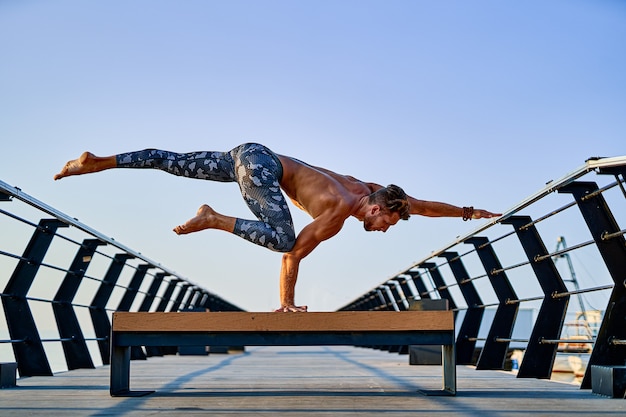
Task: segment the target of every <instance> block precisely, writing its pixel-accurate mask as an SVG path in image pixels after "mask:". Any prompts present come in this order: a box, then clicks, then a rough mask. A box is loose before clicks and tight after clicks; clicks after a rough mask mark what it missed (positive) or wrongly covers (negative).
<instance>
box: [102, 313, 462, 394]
mask: <svg viewBox="0 0 626 417" xmlns="http://www.w3.org/2000/svg"><path fill="white" fill-rule="evenodd" d="M334 345H347V346H398V345H400V346H404V345H441V346H443V352H442V364H443V388H442V390H434V391H421V392H422V393H423V394H426V395H455V394H456V357H455V345H454V317H453V313H452V311H402V312H392V311H378V312H371V311H345V312H333V313H326V312H323V313H244V312H210V313H209V312H181V313H147V312H136V313H131V312H116V313H113V324H112V330H111V365H110V366H111V368H110V369H111V380H110V383H111V385H110V393H111V396H114V397H118V396H122V397H135V396H142V395H146V394H150V393H152V392H154V391H131V390H130V356H131V355H130V351H131V346H334Z"/></svg>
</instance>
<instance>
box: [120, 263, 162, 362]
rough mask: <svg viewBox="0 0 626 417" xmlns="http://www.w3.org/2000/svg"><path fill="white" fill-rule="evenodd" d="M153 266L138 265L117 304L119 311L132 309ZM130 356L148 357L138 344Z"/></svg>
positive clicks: (138, 358) (134, 357) (136, 358)
mask: <svg viewBox="0 0 626 417" xmlns="http://www.w3.org/2000/svg"><path fill="white" fill-rule="evenodd" d="M151 268H154V265H150V264H140V265H137V270H136V271H135V273H134V274H133V277H132V278H131V280H130V283H129V284H128V287H126V292H124V295H123V296H122V299H121V301H120V303H119V305H118V306H117V311H130V308H131V306H132V305H133V302H134V301H135V297H137V293H138V292H139V288H141V283H142V282H143V280H144V278H145V276H146V273H147V272H148V270H149V269H151ZM130 357H131V359H133V360H144V359H146V355H145V353H144V352H143V350H141V348H140V347H138V346H134V347H133V348H132V349H131V353H130Z"/></svg>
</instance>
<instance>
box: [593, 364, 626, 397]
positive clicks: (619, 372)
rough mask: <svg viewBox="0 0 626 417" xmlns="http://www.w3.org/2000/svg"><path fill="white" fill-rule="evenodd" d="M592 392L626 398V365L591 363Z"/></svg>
mask: <svg viewBox="0 0 626 417" xmlns="http://www.w3.org/2000/svg"><path fill="white" fill-rule="evenodd" d="M591 392H592V393H594V394H598V395H603V396H606V397H610V398H625V392H626V366H604V365H591Z"/></svg>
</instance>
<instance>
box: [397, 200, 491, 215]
mask: <svg viewBox="0 0 626 417" xmlns="http://www.w3.org/2000/svg"><path fill="white" fill-rule="evenodd" d="M409 203H410V204H411V214H419V215H420V216H428V217H463V216H464V214H466V213H471V215H470V218H472V219H483V218H484V219H489V218H492V217H498V216H501V215H502V214H500V213H492V212H490V211H487V210H482V209H474V208H470V210H469V211H467V212H466V210H467V209H464V208H463V207H457V206H454V205H452V204H448V203H440V202H438V201H425V200H418V199H416V198H413V197H409Z"/></svg>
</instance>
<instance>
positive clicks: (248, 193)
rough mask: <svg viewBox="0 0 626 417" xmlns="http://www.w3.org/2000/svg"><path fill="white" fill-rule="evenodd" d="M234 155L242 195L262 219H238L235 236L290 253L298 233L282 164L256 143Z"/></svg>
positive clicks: (240, 148) (242, 147)
mask: <svg viewBox="0 0 626 417" xmlns="http://www.w3.org/2000/svg"><path fill="white" fill-rule="evenodd" d="M231 155H232V158H233V161H234V164H235V177H236V181H237V183H238V184H239V188H240V189H241V195H242V197H243V199H244V200H245V202H246V204H247V205H248V208H249V209H250V211H252V213H254V215H255V216H256V217H257V219H259V220H258V221H256V220H244V219H237V221H236V223H235V230H234V233H235V234H236V235H238V236H240V237H242V238H244V239H246V240H248V241H249V242H252V243H255V244H257V245H261V246H264V247H266V248H268V249H271V250H274V251H277V252H288V251H290V250H291V248H293V245H294V244H295V241H296V233H295V230H294V227H293V221H292V219H291V213H290V211H289V206H288V205H287V200H286V199H285V197H284V196H283V193H282V191H281V189H280V184H279V181H280V178H281V177H282V165H281V164H280V161H279V160H278V158H277V157H276V155H275V154H274V153H273V152H272V151H270V150H269V149H267V148H266V147H265V146H263V145H259V144H254V143H248V144H244V145H241V146H239V147H237V148H235V149H233V150H232V151H231Z"/></svg>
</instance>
